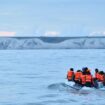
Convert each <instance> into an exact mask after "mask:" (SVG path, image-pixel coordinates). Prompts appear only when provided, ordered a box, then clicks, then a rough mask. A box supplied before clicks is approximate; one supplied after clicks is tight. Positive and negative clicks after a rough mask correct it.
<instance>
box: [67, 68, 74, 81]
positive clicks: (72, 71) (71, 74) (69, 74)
mask: <svg viewBox="0 0 105 105" xmlns="http://www.w3.org/2000/svg"><path fill="white" fill-rule="evenodd" d="M67 79H68V81H73V80H74V69H73V68H70V70H69V71H68V73H67Z"/></svg>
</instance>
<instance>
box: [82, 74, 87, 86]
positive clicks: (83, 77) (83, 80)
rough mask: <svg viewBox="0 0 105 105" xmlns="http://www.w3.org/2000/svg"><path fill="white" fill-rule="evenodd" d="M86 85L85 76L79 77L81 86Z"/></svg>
mask: <svg viewBox="0 0 105 105" xmlns="http://www.w3.org/2000/svg"><path fill="white" fill-rule="evenodd" d="M85 83H86V75H83V74H82V75H81V84H83V85H84V84H85Z"/></svg>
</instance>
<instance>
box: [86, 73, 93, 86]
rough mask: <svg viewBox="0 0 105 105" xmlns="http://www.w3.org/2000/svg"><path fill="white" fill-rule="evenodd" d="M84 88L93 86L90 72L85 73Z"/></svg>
mask: <svg viewBox="0 0 105 105" xmlns="http://www.w3.org/2000/svg"><path fill="white" fill-rule="evenodd" d="M85 86H87V87H92V86H93V77H92V75H91V73H90V72H87V73H86V84H85Z"/></svg>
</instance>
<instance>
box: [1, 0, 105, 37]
mask: <svg viewBox="0 0 105 105" xmlns="http://www.w3.org/2000/svg"><path fill="white" fill-rule="evenodd" d="M0 35H4V36H5V35H7V36H87V35H90V36H93V35H105V0H0Z"/></svg>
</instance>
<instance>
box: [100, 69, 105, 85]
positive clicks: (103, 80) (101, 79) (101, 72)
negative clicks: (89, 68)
mask: <svg viewBox="0 0 105 105" xmlns="http://www.w3.org/2000/svg"><path fill="white" fill-rule="evenodd" d="M99 82H102V83H103V84H104V82H105V73H104V72H103V71H100V72H99Z"/></svg>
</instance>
